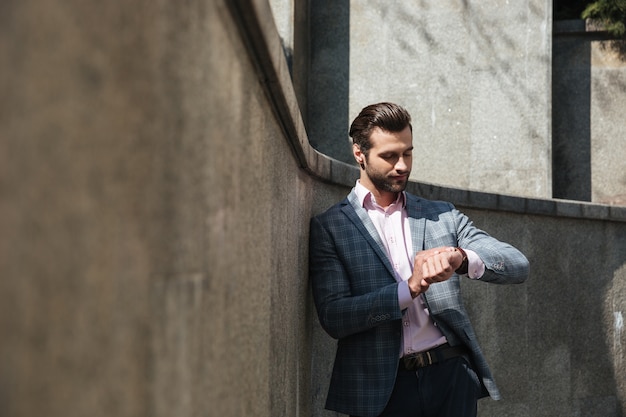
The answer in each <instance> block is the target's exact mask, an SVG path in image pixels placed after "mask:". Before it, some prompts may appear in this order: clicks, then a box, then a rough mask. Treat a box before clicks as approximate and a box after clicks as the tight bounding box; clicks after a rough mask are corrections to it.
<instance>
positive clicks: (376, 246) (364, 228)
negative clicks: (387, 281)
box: [342, 191, 395, 277]
mask: <svg viewBox="0 0 626 417" xmlns="http://www.w3.org/2000/svg"><path fill="white" fill-rule="evenodd" d="M346 199H347V200H348V203H349V204H346V205H345V206H344V207H343V209H342V211H343V212H344V213H345V215H346V216H347V217H348V218H349V219H350V220H351V221H352V223H354V225H355V226H356V227H357V229H359V232H361V234H362V235H363V237H364V238H365V240H366V241H367V243H369V245H370V246H371V247H372V249H373V250H374V252H376V254H377V255H378V257H379V258H380V259H381V261H382V262H383V264H384V265H385V268H387V270H388V271H389V273H390V274H391V276H392V277H395V273H394V272H393V268H392V266H391V262H390V261H389V258H388V257H387V253H386V250H385V246H384V245H383V241H382V240H381V238H380V235H379V234H378V230H376V226H374V223H373V222H372V219H370V216H369V215H368V214H367V210H365V209H364V208H363V207H362V206H361V205H360V204H359V199H358V197H357V196H356V193H355V192H354V191H352V192H351V193H350V194H348V197H347V198H346Z"/></svg>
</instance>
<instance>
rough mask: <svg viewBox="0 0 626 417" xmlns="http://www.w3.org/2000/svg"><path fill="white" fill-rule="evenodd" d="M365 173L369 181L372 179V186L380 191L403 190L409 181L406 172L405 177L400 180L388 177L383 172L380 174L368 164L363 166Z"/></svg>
mask: <svg viewBox="0 0 626 417" xmlns="http://www.w3.org/2000/svg"><path fill="white" fill-rule="evenodd" d="M365 173H366V174H367V176H368V178H369V179H370V181H372V184H374V186H375V187H376V188H377V189H379V190H380V191H386V192H390V193H399V192H402V191H404V189H405V188H406V185H407V183H408V182H409V174H408V173H407V174H406V178H405V179H402V180H397V179H394V178H392V177H388V176H386V175H385V174H382V173H380V172H378V171H376V170H375V169H372V168H371V167H370V166H366V167H365Z"/></svg>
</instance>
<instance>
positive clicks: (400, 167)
mask: <svg viewBox="0 0 626 417" xmlns="http://www.w3.org/2000/svg"><path fill="white" fill-rule="evenodd" d="M395 168H396V171H406V170H408V169H409V165H408V164H407V161H406V160H405V159H404V158H402V157H401V158H399V159H398V162H396V167H395Z"/></svg>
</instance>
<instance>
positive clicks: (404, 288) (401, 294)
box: [398, 281, 413, 310]
mask: <svg viewBox="0 0 626 417" xmlns="http://www.w3.org/2000/svg"><path fill="white" fill-rule="evenodd" d="M398 304H400V310H404V309H405V308H409V306H410V305H411V304H413V297H411V290H409V282H408V281H401V282H400V283H398Z"/></svg>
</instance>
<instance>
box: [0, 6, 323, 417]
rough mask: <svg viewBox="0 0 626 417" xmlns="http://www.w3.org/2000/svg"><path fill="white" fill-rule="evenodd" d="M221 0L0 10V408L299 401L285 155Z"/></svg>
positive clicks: (298, 244)
mask: <svg viewBox="0 0 626 417" xmlns="http://www.w3.org/2000/svg"><path fill="white" fill-rule="evenodd" d="M231 6H233V5H232V4H231V2H227V1H209V2H207V1H191V2H186V3H185V4H184V5H183V4H179V3H172V2H153V1H137V2H127V1H124V0H114V1H107V2H97V1H89V2H84V1H50V2H39V1H35V0H32V1H29V0H26V1H9V2H2V4H1V5H0V16H1V17H0V21H1V23H0V80H1V81H0V82H1V84H0V91H1V92H2V94H1V95H0V97H1V98H0V100H1V107H0V198H1V203H0V231H1V232H0V277H1V280H0V340H2V342H1V343H0V415H1V416H7V417H8V416H11V417H20V416H22V417H25V416H43V415H47V416H59V417H60V416H65V417H68V416H76V417H78V416H80V417H84V416H107V417H110V416H119V417H122V416H164V417H165V416H167V417H171V416H192V415H210V416H240V415H241V416H243V415H249V416H277V415H285V416H293V415H306V414H307V407H308V404H309V402H308V398H307V395H308V389H307V387H308V386H309V385H310V381H309V375H308V363H309V360H308V358H309V357H310V354H309V352H310V346H309V344H308V343H307V340H308V336H307V330H306V329H307V326H306V325H305V323H306V317H307V314H306V311H307V304H306V303H305V302H304V300H306V295H307V279H306V257H307V253H306V244H307V240H306V234H307V230H308V219H309V211H310V210H309V207H310V205H311V198H312V197H311V191H312V186H311V183H312V180H311V178H310V177H309V176H308V175H305V173H304V171H302V170H300V169H299V167H298V163H297V162H296V159H295V158H294V157H293V153H292V150H291V147H290V144H289V142H288V141H287V140H285V137H284V132H283V131H282V130H281V126H280V124H279V121H278V120H277V119H276V117H275V115H274V113H273V111H272V109H271V107H270V106H268V97H267V96H266V93H265V91H264V89H263V88H262V83H261V82H260V79H259V77H257V75H256V70H255V65H256V63H255V62H254V61H253V60H251V55H250V54H249V51H248V49H247V48H246V47H245V40H244V39H243V38H242V34H241V33H240V32H239V30H238V25H237V24H236V22H235V21H234V19H233V13H232V11H231V9H230V7H231Z"/></svg>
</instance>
